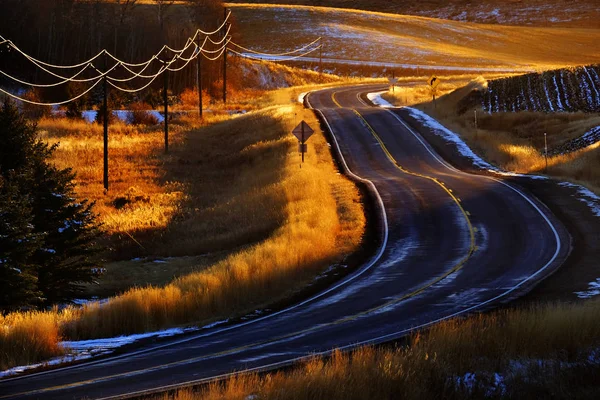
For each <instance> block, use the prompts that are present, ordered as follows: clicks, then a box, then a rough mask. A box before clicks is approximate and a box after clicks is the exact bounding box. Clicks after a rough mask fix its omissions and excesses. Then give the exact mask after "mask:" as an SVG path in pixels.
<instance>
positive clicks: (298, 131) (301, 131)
mask: <svg viewBox="0 0 600 400" xmlns="http://www.w3.org/2000/svg"><path fill="white" fill-rule="evenodd" d="M292 133H293V134H294V136H296V137H297V138H298V140H299V141H300V145H299V146H298V151H299V152H300V153H302V162H304V153H306V150H307V147H306V144H305V143H306V141H307V140H308V138H309V137H311V136H312V134H313V133H315V131H313V129H312V128H311V127H310V126H308V124H307V123H306V122H305V121H304V120H302V122H300V123H299V124H298V126H297V127H295V128H294V130H293V131H292ZM301 167H302V166H301Z"/></svg>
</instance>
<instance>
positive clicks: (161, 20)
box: [153, 0, 175, 40]
mask: <svg viewBox="0 0 600 400" xmlns="http://www.w3.org/2000/svg"><path fill="white" fill-rule="evenodd" d="M153 1H154V3H155V4H156V5H157V6H158V25H159V26H160V31H161V32H162V34H163V38H164V39H165V40H166V32H165V29H164V26H165V17H166V15H167V11H168V9H169V7H171V6H172V5H173V3H175V0H153Z"/></svg>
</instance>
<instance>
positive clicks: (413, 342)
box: [155, 301, 600, 400]
mask: <svg viewBox="0 0 600 400" xmlns="http://www.w3.org/2000/svg"><path fill="white" fill-rule="evenodd" d="M599 317H600V303H599V302H598V301H591V302H587V303H584V304H577V305H575V304H570V305H567V304H555V305H545V306H536V307H531V308H528V309H518V310H514V309H513V310H503V311H496V312H493V313H490V314H477V315H473V316H470V317H467V318H464V319H462V318H460V319H454V320H450V321H446V322H442V323H439V324H436V325H434V326H433V327H432V328H430V329H428V330H426V331H424V332H421V333H415V334H413V335H411V336H410V337H409V338H408V339H407V340H406V341H403V342H400V343H399V344H397V345H396V346H393V347H392V346H390V345H386V346H380V347H376V348H372V347H362V348H359V349H357V350H354V351H352V352H350V353H342V352H340V351H334V352H333V354H332V355H331V357H327V358H321V357H315V358H312V359H310V360H308V361H306V362H302V363H299V364H298V365H296V366H294V367H292V368H291V369H288V370H286V371H281V372H272V373H265V374H260V375H259V374H245V375H240V376H238V377H234V378H230V379H228V380H226V381H224V382H219V383H212V384H210V385H208V386H206V387H203V388H199V389H198V390H197V391H191V390H182V391H180V392H178V393H176V394H175V395H169V396H164V397H155V398H156V399H165V400H167V399H169V400H170V399H175V400H191V399H248V398H254V399H261V400H262V399H389V398H403V399H415V400H416V399H419V400H420V399H439V398H444V399H481V398H491V399H503V398H506V399H526V398H552V399H573V398H577V399H592V398H595V396H596V395H597V393H598V390H599V389H600V386H599V382H598V380H597V377H598V374H599V373H600V351H599V349H600V327H599V326H598V324H597V320H598V318H599Z"/></svg>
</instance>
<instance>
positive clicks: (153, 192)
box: [38, 118, 185, 235]
mask: <svg viewBox="0 0 600 400" xmlns="http://www.w3.org/2000/svg"><path fill="white" fill-rule="evenodd" d="M38 129H39V131H40V136H41V138H42V139H44V140H46V141H47V142H49V143H59V147H58V149H57V151H56V152H55V154H54V158H53V161H54V162H55V164H56V165H57V166H58V167H60V168H73V170H74V171H75V172H76V173H77V178H76V190H77V196H78V197H80V198H87V199H90V200H92V201H96V207H95V211H96V212H97V213H98V214H99V216H100V222H102V224H103V228H104V230H105V231H106V232H107V233H109V234H114V235H122V234H124V233H129V234H135V233H136V232H139V231H142V230H145V229H159V228H165V227H166V226H167V225H168V224H169V222H170V221H171V219H172V218H173V215H174V214H175V213H176V211H177V208H178V205H179V204H180V203H181V202H182V201H183V200H184V197H185V195H184V194H183V192H182V190H181V187H180V186H179V185H178V184H177V183H173V184H169V185H161V179H162V175H163V174H164V172H163V171H161V167H162V163H163V160H164V157H163V155H162V152H163V150H162V148H163V147H162V146H163V143H164V139H163V136H162V131H161V125H156V126H131V125H126V124H125V123H123V122H118V123H115V124H111V126H110V130H109V144H108V146H109V178H110V190H109V192H108V193H106V194H105V193H104V187H103V184H102V182H103V181H102V179H103V133H102V132H103V131H102V125H99V124H89V123H87V122H85V121H83V120H82V121H72V120H67V119H64V118H42V119H41V120H40V121H39V123H38ZM181 131H182V129H180V128H178V127H174V128H172V129H171V139H170V140H171V142H172V144H173V145H176V144H178V143H180V141H181V138H182V136H181ZM118 198H122V199H127V201H128V202H129V203H128V204H127V205H126V206H124V207H122V208H118V207H116V206H115V201H117V199H118Z"/></svg>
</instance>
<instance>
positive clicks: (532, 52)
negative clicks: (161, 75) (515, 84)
mask: <svg viewBox="0 0 600 400" xmlns="http://www.w3.org/2000/svg"><path fill="white" fill-rule="evenodd" d="M230 9H231V10H232V13H233V16H234V17H235V19H236V21H237V28H238V33H239V37H240V40H239V41H240V44H242V45H244V46H246V47H250V48H253V49H260V50H262V51H267V52H280V51H287V50H289V49H292V48H297V47H299V45H300V44H302V43H309V42H311V41H312V40H314V39H315V38H316V37H318V36H323V37H324V44H325V48H324V51H323V57H324V58H325V59H329V58H337V59H346V60H356V61H362V62H363V64H368V62H369V61H377V62H388V63H395V64H398V63H399V64H415V65H429V66H433V67H439V66H455V67H469V68H482V69H483V68H489V67H501V68H507V69H510V70H513V69H515V70H523V69H528V70H529V69H551V68H552V67H554V66H564V65H581V64H589V63H594V62H598V61H600V53H598V52H597V51H596V49H597V43H598V40H599V38H600V30H599V29H597V28H596V29H580V28H540V27H517V26H501V25H484V24H473V23H465V22H457V21H448V20H439V19H432V18H425V17H414V16H404V15H397V14H384V13H378V12H366V11H360V10H344V9H336V8H325V7H302V6H285V5H259V4H251V5H249V4H245V5H243V4H231V5H230ZM273 38H277V40H273ZM317 57H318V55H317ZM388 69H389V68H388ZM421 72H422V71H421ZM418 75H422V74H421V73H419V74H418Z"/></svg>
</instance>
